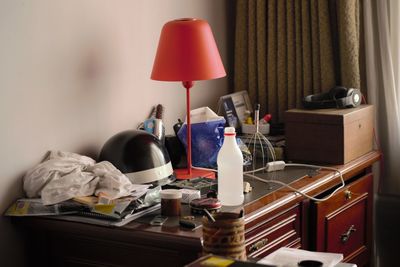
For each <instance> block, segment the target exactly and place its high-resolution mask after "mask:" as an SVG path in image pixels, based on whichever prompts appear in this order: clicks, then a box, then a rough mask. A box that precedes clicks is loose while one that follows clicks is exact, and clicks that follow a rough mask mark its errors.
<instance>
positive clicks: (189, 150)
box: [182, 81, 193, 175]
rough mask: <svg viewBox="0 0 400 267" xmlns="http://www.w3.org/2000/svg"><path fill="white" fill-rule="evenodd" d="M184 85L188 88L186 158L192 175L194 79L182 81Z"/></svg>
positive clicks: (189, 172)
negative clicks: (192, 95) (192, 101)
mask: <svg viewBox="0 0 400 267" xmlns="http://www.w3.org/2000/svg"><path fill="white" fill-rule="evenodd" d="M182 84H183V87H185V88H186V129H187V135H186V143H187V146H186V147H187V150H186V158H187V170H188V174H189V175H192V129H191V128H192V127H191V124H190V88H192V87H193V82H192V81H184V82H182Z"/></svg>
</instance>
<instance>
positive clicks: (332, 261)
mask: <svg viewBox="0 0 400 267" xmlns="http://www.w3.org/2000/svg"><path fill="white" fill-rule="evenodd" d="M342 259H343V255H342V254H337V253H326V252H313V251H307V250H302V249H294V248H286V247H282V248H280V249H278V250H276V251H274V252H272V253H271V254H269V255H268V256H266V257H264V258H262V259H261V260H260V261H258V263H261V264H271V265H277V266H278V267H297V266H298V265H297V263H298V262H300V261H302V260H316V261H320V262H322V263H323V264H324V265H323V266H324V267H333V266H335V265H336V264H338V263H339V262H340V261H341V260H342Z"/></svg>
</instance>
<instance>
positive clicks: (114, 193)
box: [23, 151, 134, 205]
mask: <svg viewBox="0 0 400 267" xmlns="http://www.w3.org/2000/svg"><path fill="white" fill-rule="evenodd" d="M23 184H24V191H25V193H26V195H27V196H28V197H29V198H35V197H40V196H41V198H42V201H43V204H44V205H51V204H56V203H59V202H62V201H65V200H68V199H71V198H73V197H80V196H89V195H93V194H95V195H99V193H100V192H102V193H105V195H107V197H108V198H110V199H116V198H120V197H124V196H128V195H130V194H131V192H132V191H134V185H133V184H132V183H131V181H130V180H129V179H128V177H126V176H125V175H124V174H122V173H121V172H120V171H119V170H118V169H117V168H115V167H114V165H112V164H111V163H110V162H108V161H102V162H99V163H96V161H94V160H93V159H91V158H89V157H86V156H82V155H78V154H75V153H70V152H63V151H50V153H49V155H48V156H47V157H46V158H45V159H44V160H43V162H42V163H40V164H38V165H37V166H35V167H33V168H32V169H31V170H29V171H28V172H27V173H26V174H25V176H24V179H23Z"/></svg>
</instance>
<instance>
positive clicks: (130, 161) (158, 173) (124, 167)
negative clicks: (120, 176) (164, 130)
mask: <svg viewBox="0 0 400 267" xmlns="http://www.w3.org/2000/svg"><path fill="white" fill-rule="evenodd" d="M103 160H107V161H109V162H111V163H112V164H114V166H115V167H116V168H118V169H119V170H120V171H121V172H122V173H124V174H125V175H126V176H128V178H129V179H130V180H131V182H132V183H135V184H143V183H153V182H160V181H161V180H163V179H165V180H168V177H169V176H171V175H172V174H173V169H172V165H171V160H170V159H169V155H168V152H167V150H166V149H165V147H164V146H163V145H162V144H161V142H160V140H159V139H157V137H155V136H154V135H152V134H150V133H147V132H145V131H140V130H128V131H124V132H121V133H118V134H116V135H114V136H113V137H111V138H110V139H109V140H108V141H107V142H106V143H105V144H104V146H103V148H102V149H101V152H100V156H99V161H103Z"/></svg>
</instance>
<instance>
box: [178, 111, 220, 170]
mask: <svg viewBox="0 0 400 267" xmlns="http://www.w3.org/2000/svg"><path fill="white" fill-rule="evenodd" d="M190 116H191V117H190V120H191V129H192V165H193V166H194V167H204V168H215V167H217V156H218V152H219V150H220V148H221V146H222V143H223V139H224V126H225V119H224V117H222V116H218V115H217V114H215V113H214V112H213V111H212V110H211V109H209V108H208V107H203V108H198V109H195V110H191V112H190ZM186 132H187V125H186V122H185V124H183V126H182V127H181V129H180V130H179V132H178V138H179V140H180V141H181V142H182V144H183V145H184V147H185V148H186V149H187V143H186Z"/></svg>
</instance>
